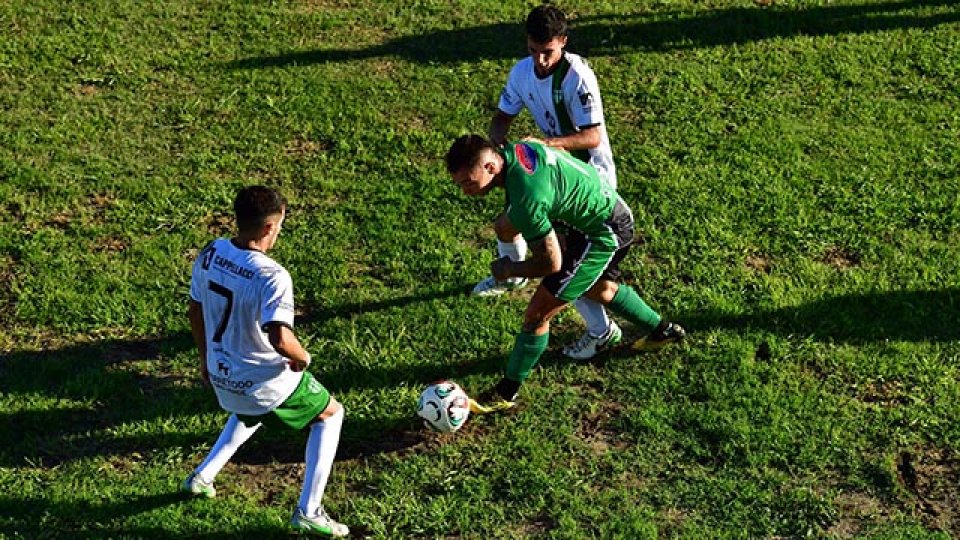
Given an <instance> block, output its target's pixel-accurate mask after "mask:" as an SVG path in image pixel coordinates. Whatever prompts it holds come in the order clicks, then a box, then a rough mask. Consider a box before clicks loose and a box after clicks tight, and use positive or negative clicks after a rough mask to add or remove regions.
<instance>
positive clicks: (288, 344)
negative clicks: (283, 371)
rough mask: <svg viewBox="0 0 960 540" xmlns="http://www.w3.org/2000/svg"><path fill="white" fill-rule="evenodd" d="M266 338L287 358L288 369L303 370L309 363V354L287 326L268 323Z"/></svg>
mask: <svg viewBox="0 0 960 540" xmlns="http://www.w3.org/2000/svg"><path fill="white" fill-rule="evenodd" d="M267 338H268V339H269V340H270V344H271V345H273V348H274V349H275V350H276V351H277V352H278V353H280V354H281V355H282V356H284V357H285V358H288V359H289V364H290V369H292V370H294V371H303V370H305V369H307V366H309V365H310V354H309V353H307V351H306V350H305V349H304V348H303V345H301V344H300V340H299V339H297V336H296V335H295V334H294V333H293V330H291V329H290V328H289V327H287V326H284V325H282V324H279V323H273V324H269V325H267Z"/></svg>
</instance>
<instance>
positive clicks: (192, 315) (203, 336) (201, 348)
mask: <svg viewBox="0 0 960 540" xmlns="http://www.w3.org/2000/svg"><path fill="white" fill-rule="evenodd" d="M187 318H188V319H189V320H190V334H191V335H192V336H193V343H194V344H195V345H196V346H197V354H198V355H199V360H200V378H201V379H202V380H203V382H204V383H209V382H210V374H209V373H208V372H207V332H206V326H204V322H203V305H202V304H200V302H197V301H195V300H193V299H191V300H190V304H189V305H188V306H187Z"/></svg>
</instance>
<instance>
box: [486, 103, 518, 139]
mask: <svg viewBox="0 0 960 540" xmlns="http://www.w3.org/2000/svg"><path fill="white" fill-rule="evenodd" d="M512 123H513V117H512V116H510V115H508V114H506V113H504V112H503V111H500V110H498V111H497V112H496V113H495V114H494V115H493V118H491V119H490V128H489V129H488V130H487V136H489V137H490V140H491V141H492V142H493V144H495V145H497V146H502V145H504V144H506V143H507V133H508V132H509V131H510V124H512Z"/></svg>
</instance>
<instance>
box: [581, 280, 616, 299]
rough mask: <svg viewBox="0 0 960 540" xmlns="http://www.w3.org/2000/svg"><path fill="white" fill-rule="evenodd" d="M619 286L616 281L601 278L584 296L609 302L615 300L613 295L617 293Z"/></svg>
mask: <svg viewBox="0 0 960 540" xmlns="http://www.w3.org/2000/svg"><path fill="white" fill-rule="evenodd" d="M618 287H619V286H618V285H617V283H616V282H615V281H608V280H605V279H601V280H600V281H598V282H597V283H596V284H595V285H594V286H593V287H591V288H590V290H589V291H587V294H585V295H584V296H586V297H587V298H589V299H591V300H596V301H597V302H600V303H601V304H609V303H610V302H613V297H614V296H616V295H617V288H618Z"/></svg>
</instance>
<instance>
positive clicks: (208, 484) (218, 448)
mask: <svg viewBox="0 0 960 540" xmlns="http://www.w3.org/2000/svg"><path fill="white" fill-rule="evenodd" d="M260 425H261V424H260V423H251V425H250V426H247V425H246V424H244V423H243V422H242V421H240V419H239V418H238V417H237V415H235V414H231V415H230V418H228V419H227V424H226V425H225V426H224V427H223V431H221V432H220V436H219V437H217V441H216V442H215V443H213V448H212V449H210V453H209V454H207V457H206V459H204V460H203V463H201V464H200V466H199V467H197V468H196V469H195V470H194V471H193V472H192V473H190V476H188V477H187V479H186V480H184V481H183V486H182V490H183V491H185V492H187V493H190V494H193V495H196V496H198V497H207V498H213V497H215V496H216V495H217V490H216V489H215V488H214V487H213V480H214V479H215V478H216V476H217V474H219V473H220V470H221V469H223V467H224V465H226V464H227V462H228V461H230V458H231V457H233V455H234V454H235V453H236V452H237V450H238V449H239V448H240V447H241V446H242V445H243V443H245V442H247V440H248V439H249V438H250V437H251V436H252V435H253V434H254V433H255V432H256V431H257V429H259V428H260Z"/></svg>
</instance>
